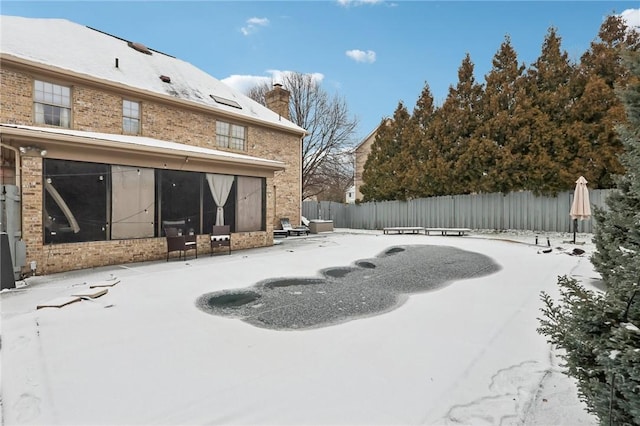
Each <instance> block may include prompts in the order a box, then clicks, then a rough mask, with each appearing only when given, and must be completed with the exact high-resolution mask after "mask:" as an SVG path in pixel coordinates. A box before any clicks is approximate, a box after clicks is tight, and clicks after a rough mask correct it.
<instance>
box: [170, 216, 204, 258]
mask: <svg viewBox="0 0 640 426" xmlns="http://www.w3.org/2000/svg"><path fill="white" fill-rule="evenodd" d="M163 225H164V234H165V237H166V239H167V262H168V261H169V253H171V252H173V251H177V252H179V253H178V259H181V258H182V257H183V256H184V259H185V260H186V259H187V251H189V250H195V252H196V259H197V258H198V242H197V236H196V235H184V221H172V222H163Z"/></svg>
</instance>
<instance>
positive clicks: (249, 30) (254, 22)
mask: <svg viewBox="0 0 640 426" xmlns="http://www.w3.org/2000/svg"><path fill="white" fill-rule="evenodd" d="M267 25H269V20H268V19H267V18H256V17H253V18H249V19H247V22H246V25H245V26H244V27H242V28H240V31H242V34H244V35H246V36H248V35H250V34H253V33H255V32H256V31H258V29H259V28H260V27H266V26H267Z"/></svg>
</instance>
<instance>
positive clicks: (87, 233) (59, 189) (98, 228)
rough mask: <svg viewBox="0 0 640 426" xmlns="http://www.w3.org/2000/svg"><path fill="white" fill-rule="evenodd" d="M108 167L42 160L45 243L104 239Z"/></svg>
mask: <svg viewBox="0 0 640 426" xmlns="http://www.w3.org/2000/svg"><path fill="white" fill-rule="evenodd" d="M110 175H111V173H110V171H109V166H108V165H106V164H99V163H85V162H81V161H69V160H55V159H50V158H45V160H44V182H43V188H44V208H43V223H44V242H45V244H50V243H53V244H57V243H71V242H83V241H101V240H106V239H107V229H108V224H107V198H108V196H107V194H108V192H107V191H108V183H109V178H110Z"/></svg>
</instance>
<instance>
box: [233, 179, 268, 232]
mask: <svg viewBox="0 0 640 426" xmlns="http://www.w3.org/2000/svg"><path fill="white" fill-rule="evenodd" d="M263 188H264V179H262V178H254V177H246V176H238V189H237V202H236V232H249V231H263V230H264V229H263V223H264V220H263V218H264V208H263V206H264V195H263V194H264V190H263Z"/></svg>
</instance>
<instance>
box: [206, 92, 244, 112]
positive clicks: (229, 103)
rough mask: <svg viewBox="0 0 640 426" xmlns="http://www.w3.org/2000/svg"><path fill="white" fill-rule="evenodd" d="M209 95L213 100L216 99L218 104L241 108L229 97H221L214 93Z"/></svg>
mask: <svg viewBox="0 0 640 426" xmlns="http://www.w3.org/2000/svg"><path fill="white" fill-rule="evenodd" d="M209 96H211V99H213V100H214V101H216V102H217V103H219V104H222V105H226V106H230V107H233V108H238V109H242V107H241V106H240V104H239V103H237V102H236V101H233V100H231V99H227V98H222V97H220V96H216V95H209Z"/></svg>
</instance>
